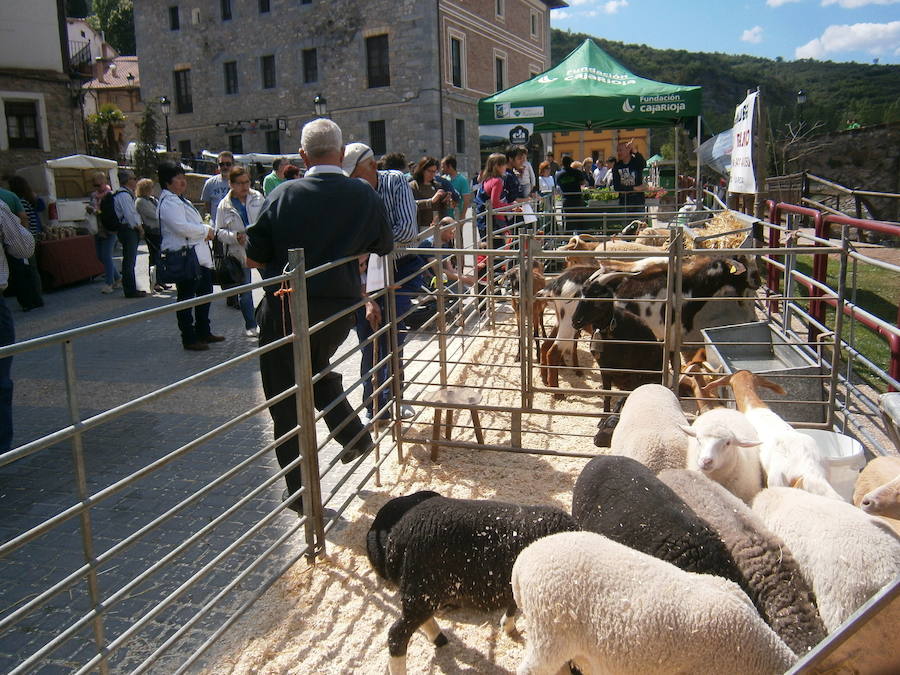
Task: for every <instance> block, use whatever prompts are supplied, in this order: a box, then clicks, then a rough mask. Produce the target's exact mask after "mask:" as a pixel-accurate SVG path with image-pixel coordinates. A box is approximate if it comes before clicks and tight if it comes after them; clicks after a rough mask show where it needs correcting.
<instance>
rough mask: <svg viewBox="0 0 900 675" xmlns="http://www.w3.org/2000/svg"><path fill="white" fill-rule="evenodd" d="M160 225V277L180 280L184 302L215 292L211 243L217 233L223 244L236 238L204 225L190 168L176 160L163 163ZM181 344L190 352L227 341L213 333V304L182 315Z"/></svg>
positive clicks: (178, 284)
mask: <svg viewBox="0 0 900 675" xmlns="http://www.w3.org/2000/svg"><path fill="white" fill-rule="evenodd" d="M158 173H159V184H160V186H161V187H162V192H161V193H160V195H159V209H158V210H157V216H158V218H159V227H160V230H161V232H162V251H161V253H160V260H159V264H158V265H157V279H158V280H159V281H162V282H164V283H166V282H174V283H175V288H176V289H177V290H178V301H179V302H180V301H182V300H190V299H191V298H196V297H199V296H201V295H208V294H209V293H212V287H213V284H212V267H213V260H212V252H211V251H210V250H209V244H208V243H207V242H209V241H211V240H212V239H214V238H215V237H216V236H217V235H222V236H220V239H221V240H222V241H231V240H233V238H234V237H235V235H231V236H228V233H224V232H223V233H217V232H216V230H215V229H214V228H213V227H211V226H209V225H206V224H205V223H204V222H203V217H202V216H201V215H200V212H199V211H197V209H195V208H194V205H193V204H191V202H190V200H188V199H187V198H186V197H185V196H184V193H185V191H186V190H187V179H186V178H185V176H184V169H182V168H181V166H180V165H178V164H175V163H174V162H160V164H159V169H158ZM177 316H178V329H179V330H180V331H181V344H182V346H183V347H184V348H185V349H187V350H189V351H195V352H199V351H205V350H207V349H209V343H211V342H222V341H223V340H224V339H225V338H224V337H223V336H221V335H213V333H212V331H211V330H210V326H209V303H208V302H206V303H204V304H202V305H197V306H196V307H193V308H192V309H182V310H180V311H179V312H177Z"/></svg>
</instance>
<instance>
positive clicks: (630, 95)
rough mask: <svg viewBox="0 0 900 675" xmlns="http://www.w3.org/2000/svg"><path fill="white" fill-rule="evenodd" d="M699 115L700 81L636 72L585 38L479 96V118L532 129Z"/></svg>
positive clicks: (640, 123)
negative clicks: (547, 65)
mask: <svg viewBox="0 0 900 675" xmlns="http://www.w3.org/2000/svg"><path fill="white" fill-rule="evenodd" d="M699 115H700V87H698V86H681V85H677V84H666V83H665V82H654V81H653V80H648V79H645V78H643V77H638V76H637V75H635V74H633V73H632V72H631V71H629V70H628V69H627V68H625V66H623V65H622V64H621V63H619V62H618V61H616V60H615V59H614V58H612V57H611V56H610V55H609V54H607V53H606V52H604V51H603V50H602V49H600V47H598V46H597V45H596V44H594V42H593V40H585V41H584V42H583V43H581V46H580V47H578V48H577V49H575V51H573V52H572V53H571V54H569V55H568V56H567V57H566V58H565V59H564V60H563V61H562V63H560V64H559V65H558V66H556V67H555V68H551V69H550V70H548V71H546V72H544V73H541V74H540V75H537V76H535V77H533V78H531V79H530V80H527V81H525V82H522V83H521V84H517V85H516V86H514V87H510V88H509V89H505V90H503V91H501V92H497V93H496V94H494V95H493V96H488V97H487V98H483V99H481V100H480V101H479V102H478V123H479V124H480V125H489V124H510V123H511V122H529V123H531V124H533V125H534V131H535V132H538V133H539V132H543V131H572V130H576V131H578V130H587V129H622V128H635V127H661V126H671V125H672V124H674V123H675V122H677V121H679V120H682V119H685V118H693V117H698V116H699Z"/></svg>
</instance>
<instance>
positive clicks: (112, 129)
mask: <svg viewBox="0 0 900 675" xmlns="http://www.w3.org/2000/svg"><path fill="white" fill-rule="evenodd" d="M124 121H125V113H123V112H122V111H121V110H119V108H117V107H116V106H115V105H113V104H112V103H104V104H103V105H102V106H100V110H98V111H97V112H95V113H93V114H91V115H88V118H87V132H88V149H89V150H90V153H91V154H92V155H96V156H98V157H108V158H109V159H118V158H119V141H118V140H117V139H116V128H118V127H120V126H121V125H122V123H123V122H124Z"/></svg>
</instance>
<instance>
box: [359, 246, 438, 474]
mask: <svg viewBox="0 0 900 675" xmlns="http://www.w3.org/2000/svg"><path fill="white" fill-rule="evenodd" d="M434 236H435V240H437V241H440V231H438V232H436V233H435V235H434ZM395 261H396V254H395V253H392V254H390V255H389V256H387V257H386V258H385V261H384V263H385V270H384V274H385V283H386V284H387V286H386V288H387V295H385V296H384V298H385V309H386V310H387V317H385V320H387V321H388V322H390V328H389V329H388V336H389V338H390V342H391V392H392V393H393V397H394V405H393V408H394V423H393V433H394V442H395V443H396V444H397V460H398V461H402V460H403V446H402V443H403V441H402V440H401V439H402V437H403V418H402V416H401V407H402V404H401V399H402V398H403V377H402V371H401V368H402V367H403V364H402V363H401V362H400V332H399V331H400V326H399V324H398V317H397V288H396V285H395V283H394V282H395V281H396V279H395V277H394V263H395ZM379 339H380V338H379ZM376 342H377V340H376ZM378 408H379V406H378V394H375V400H374V401H373V402H372V410H373V411H374V410H377V409H378ZM379 472H380V469H379Z"/></svg>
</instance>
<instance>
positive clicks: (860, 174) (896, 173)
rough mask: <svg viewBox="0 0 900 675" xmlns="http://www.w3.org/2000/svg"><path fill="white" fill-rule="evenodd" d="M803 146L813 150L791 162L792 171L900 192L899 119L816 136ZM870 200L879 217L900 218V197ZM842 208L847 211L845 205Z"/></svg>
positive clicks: (852, 185) (847, 184)
mask: <svg viewBox="0 0 900 675" xmlns="http://www.w3.org/2000/svg"><path fill="white" fill-rule="evenodd" d="M801 148H802V150H805V151H809V152H808V154H806V155H805V156H804V157H803V158H802V159H801V160H800V161H798V162H793V163H791V164H789V165H788V172H789V173H794V172H799V171H803V170H805V171H807V172H808V173H810V174H813V175H815V176H820V177H822V178H826V179H828V180H830V181H833V182H835V183H838V184H839V185H843V186H844V187H848V188H852V189H858V190H870V191H872V192H889V193H893V194H900V123H898V122H894V123H890V124H880V125H876V126H870V127H862V128H860V129H850V130H847V131H837V132H833V133H830V134H822V135H820V136H814V137H812V138H809V139H807V140H806V141H805V142H804V143H803V144H801ZM868 201H869V207H870V209H871V210H872V211H873V215H874V217H875V218H877V219H880V220H890V221H898V220H900V200H898V199H869V200H868ZM848 208H849V207H848ZM842 210H844V211H845V212H846V211H847V209H845V208H844V206H843V204H842ZM851 213H852V211H851Z"/></svg>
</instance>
